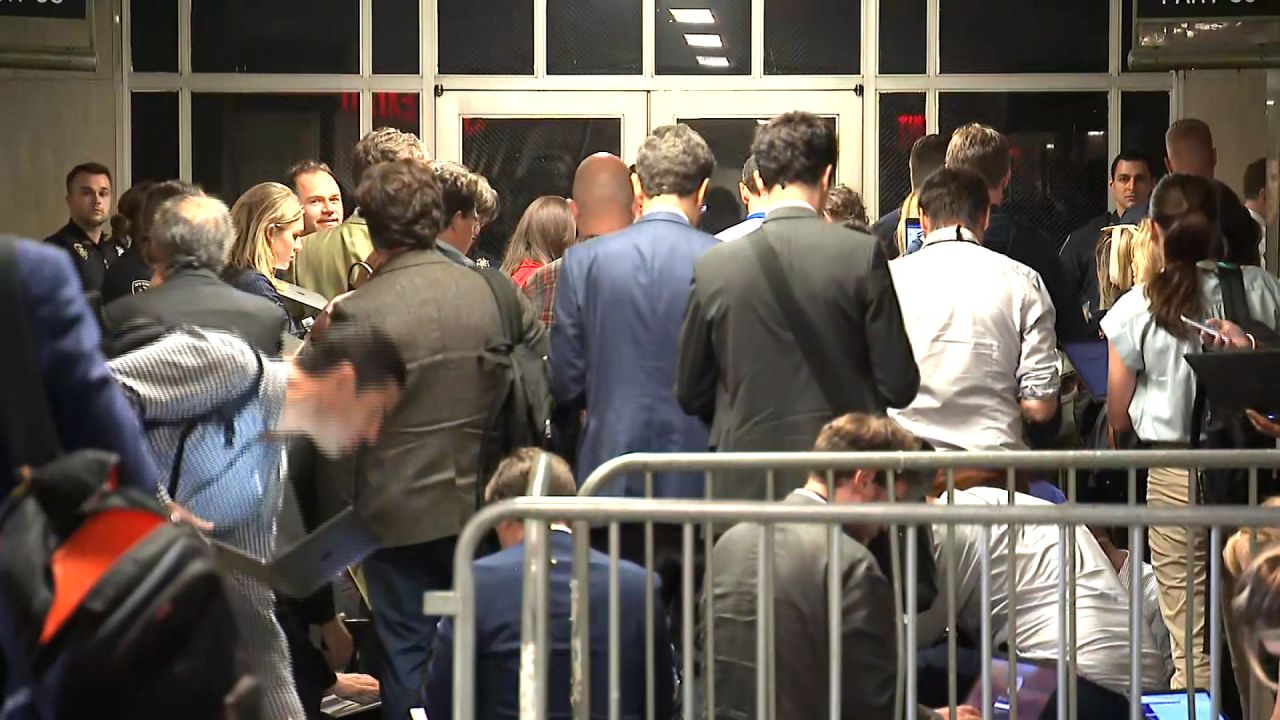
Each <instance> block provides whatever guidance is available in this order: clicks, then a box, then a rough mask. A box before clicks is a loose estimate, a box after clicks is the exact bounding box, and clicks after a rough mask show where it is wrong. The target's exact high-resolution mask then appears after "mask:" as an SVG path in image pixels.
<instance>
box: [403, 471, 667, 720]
mask: <svg viewBox="0 0 1280 720" xmlns="http://www.w3.org/2000/svg"><path fill="white" fill-rule="evenodd" d="M542 455H543V453H542V452H541V451H539V450H535V449H533V448H523V449H521V450H517V451H516V452H515V453H514V454H512V456H511V457H509V458H507V459H506V460H504V461H503V462H502V464H501V465H499V466H498V469H497V471H496V472H494V475H493V480H491V481H490V482H489V486H488V487H487V488H486V490H485V500H486V501H487V502H498V501H501V500H509V499H511V498H515V497H520V496H521V495H526V494H527V488H528V487H529V484H530V481H531V480H532V478H533V477H534V475H535V473H536V471H537V466H538V463H539V461H540V458H541V456H542ZM547 456H548V459H549V461H550V467H549V472H548V474H547V477H548V487H547V490H546V493H545V494H547V495H552V496H572V495H574V494H575V493H576V487H575V485H574V482H573V473H572V472H571V471H570V470H569V466H568V464H567V463H565V461H564V460H562V459H560V458H559V457H557V456H555V455H551V454H547ZM497 532H498V541H499V542H500V543H501V544H502V548H503V549H502V551H501V552H499V553H497V554H495V555H490V556H488V557H485V558H482V559H480V560H477V561H476V562H475V564H474V566H473V568H474V572H475V590H476V593H475V595H476V599H475V601H476V645H475V647H476V666H475V668H474V670H473V674H472V676H473V677H474V678H475V697H476V705H475V708H476V717H479V718H515V717H519V716H520V706H519V697H520V655H521V653H520V629H521V626H520V622H521V607H520V590H519V588H520V587H521V584H522V582H523V573H524V562H525V556H524V524H523V523H521V522H518V521H505V522H503V523H501V524H499V525H498V527H497ZM548 539H549V541H550V544H551V547H550V552H549V556H550V558H551V564H550V592H549V593H548V606H549V609H548V613H547V617H548V619H549V621H550V628H549V633H548V634H549V637H550V639H551V647H550V649H549V653H548V665H549V668H550V669H549V671H548V674H547V681H548V687H547V717H549V718H564V719H565V720H568V718H571V717H573V708H572V705H571V702H570V699H569V692H570V682H571V676H572V671H571V667H572V655H571V653H570V634H571V633H570V630H571V624H570V615H569V613H570V603H571V596H570V592H569V580H570V578H571V577H572V576H573V536H572V535H571V534H570V533H569V530H568V528H566V527H564V526H562V525H553V526H552V528H551V532H550V533H548ZM588 583H589V585H590V593H591V601H590V602H591V610H590V616H591V629H590V647H591V715H592V717H604V714H605V712H606V710H607V709H608V707H609V695H608V691H609V645H608V642H609V556H608V555H605V554H603V553H600V552H597V551H594V550H592V551H591V554H590V559H589V568H588ZM657 590H658V579H657V578H654V591H655V595H656V594H657ZM617 601H618V616H619V618H620V622H621V627H620V628H619V632H620V634H619V638H618V639H619V644H620V647H621V652H620V653H619V662H620V663H621V667H619V669H618V677H619V692H620V706H621V713H620V714H621V716H622V717H623V718H629V719H631V720H638V719H639V718H643V717H645V716H646V709H647V704H646V694H645V653H644V652H642V650H641V649H642V648H644V647H645V625H646V623H647V622H652V623H653V646H652V648H651V650H650V651H651V652H652V653H653V672H654V694H653V703H654V717H656V718H659V719H660V720H666V719H667V718H670V717H671V715H672V709H673V704H674V703H673V694H674V685H675V682H674V676H673V666H672V653H671V641H670V639H669V635H668V632H667V624H666V621H665V620H664V618H663V616H662V609H661V605H660V604H659V603H658V602H657V601H656V600H655V602H654V608H655V609H654V614H653V616H652V617H650V618H648V619H646V616H645V611H644V604H645V571H644V570H643V569H641V568H639V567H637V566H636V565H633V564H632V563H629V562H627V561H625V560H623V561H621V562H620V563H619V565H618V597H617ZM454 671H455V670H454V667H453V621H452V619H451V618H448V617H445V618H444V619H442V620H441V621H440V626H439V630H438V631H437V632H436V638H435V647H434V649H433V651H432V660H431V665H430V667H429V669H428V670H427V682H426V688H425V690H426V706H427V714H428V716H429V717H430V718H431V720H448V718H451V717H453V706H452V703H453V673H454Z"/></svg>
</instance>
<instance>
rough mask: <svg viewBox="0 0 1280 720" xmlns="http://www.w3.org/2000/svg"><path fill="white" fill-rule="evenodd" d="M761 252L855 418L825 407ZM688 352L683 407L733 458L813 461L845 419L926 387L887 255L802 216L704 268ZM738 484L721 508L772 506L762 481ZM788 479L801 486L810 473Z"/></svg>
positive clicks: (684, 338)
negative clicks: (769, 258) (781, 276)
mask: <svg viewBox="0 0 1280 720" xmlns="http://www.w3.org/2000/svg"><path fill="white" fill-rule="evenodd" d="M755 242H768V243H769V244H771V245H772V246H773V247H774V249H775V250H776V251H777V253H778V257H779V261H780V262H781V264H782V269H783V272H784V273H785V274H786V276H787V279H788V280H789V281H790V283H791V287H792V289H793V290H794V291H795V294H796V297H797V299H798V301H799V303H800V306H801V307H802V308H803V309H804V310H805V312H807V313H808V314H809V317H810V319H811V322H812V323H813V324H814V325H815V326H816V328H817V330H818V332H819V333H822V334H823V338H822V339H823V340H824V341H825V343H824V347H823V348H821V349H820V351H823V352H827V353H828V354H832V353H834V354H835V355H836V357H835V358H834V360H833V362H832V363H831V365H833V366H834V367H835V368H837V369H838V371H840V373H841V375H840V377H838V378H836V381H837V382H839V383H840V384H842V385H843V386H844V387H846V388H847V392H848V394H849V395H850V396H852V397H853V398H855V401H854V402H855V404H854V406H853V407H847V408H835V407H832V404H831V402H829V401H828V399H827V398H825V397H824V396H823V394H822V390H821V389H820V388H819V386H818V383H817V380H816V379H815V378H814V375H813V372H812V371H811V370H810V369H809V366H808V364H807V363H806V362H805V359H804V356H803V355H801V354H800V352H799V351H798V350H797V349H796V337H795V335H793V334H792V331H791V330H790V328H789V327H788V324H787V322H786V320H785V319H784V318H783V315H782V310H781V309H780V308H779V307H778V304H777V303H776V302H775V301H774V297H773V293H772V292H771V291H770V288H769V285H768V284H767V283H766V281H765V278H764V273H763V271H762V270H761V269H760V265H759V263H758V262H757V261H756V258H755V254H754V253H753V252H752V246H751V244H752V243H755ZM679 353H680V356H679V362H680V366H679V375H678V383H679V384H678V386H677V394H678V397H679V399H680V405H681V406H682V407H683V408H684V409H685V412H688V413H689V414H690V415H695V416H697V417H700V418H702V419H703V420H704V421H706V422H708V423H710V424H711V444H712V445H713V446H714V447H716V448H718V449H720V450H726V451H728V450H734V451H803V450H808V449H810V448H812V447H813V443H814V440H816V439H817V437H818V431H819V430H821V429H822V426H823V425H825V424H826V423H828V422H829V421H831V420H832V419H833V418H834V417H835V416H836V415H837V414H843V413H845V412H865V413H873V414H881V415H882V414H884V411H885V409H886V408H890V407H893V408H901V407H906V406H907V405H908V404H910V403H911V401H912V400H913V399H914V398H915V396H916V391H917V390H918V389H919V387H920V375H919V373H918V372H917V370H916V363H915V359H914V355H912V352H911V343H910V341H908V339H907V334H906V331H905V330H904V329H903V327H902V312H901V310H899V308H898V296H897V293H896V292H895V291H894V289H893V280H892V279H891V278H890V276H889V268H888V265H887V264H886V263H885V259H884V254H883V253H882V252H881V250H880V246H879V244H878V243H877V242H876V240H875V239H874V238H872V237H871V236H870V235H865V234H862V233H857V232H854V231H852V230H849V229H847V228H845V227H842V226H840V225H834V224H830V223H827V222H825V221H823V220H822V219H821V218H819V217H818V215H817V213H815V212H814V211H812V210H808V209H803V208H782V209H779V210H775V211H774V212H772V213H770V214H769V217H768V218H767V219H766V220H765V223H764V225H763V226H762V227H761V229H760V230H758V231H756V232H755V233H753V234H752V235H749V236H747V237H746V238H743V239H742V240H740V241H738V242H735V243H724V244H722V245H720V246H718V247H716V248H713V249H712V250H711V251H710V252H708V253H707V254H706V255H704V256H703V257H702V259H701V260H699V261H698V265H697V269H696V270H695V271H694V280H693V290H692V291H691V292H690V295H689V306H688V310H687V312H686V313H685V319H684V328H683V330H682V332H681V335H680V349H679ZM732 477H734V480H732V481H731V482H724V483H722V482H720V481H719V480H717V482H716V485H715V487H714V490H715V495H716V497H727V498H752V499H764V498H765V497H766V494H765V487H764V478H763V476H761V475H760V474H759V473H754V474H751V476H750V477H748V476H746V475H743V476H738V475H734V476H732ZM779 477H780V478H782V476H779ZM784 479H785V482H786V483H787V484H790V485H791V486H793V487H794V486H798V485H799V483H800V482H802V481H803V474H798V475H795V476H791V475H788V476H787V477H786V478H784ZM780 492H785V490H781V491H780Z"/></svg>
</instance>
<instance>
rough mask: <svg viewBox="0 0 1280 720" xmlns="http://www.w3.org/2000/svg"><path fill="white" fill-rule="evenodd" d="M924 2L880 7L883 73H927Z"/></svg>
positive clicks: (907, 0)
mask: <svg viewBox="0 0 1280 720" xmlns="http://www.w3.org/2000/svg"><path fill="white" fill-rule="evenodd" d="M927 15H928V11H927V8H926V2H925V0H892V1H891V2H881V3H880V72H881V73H883V74H886V75H923V74H924V73H925V72H926V71H927V67H926V66H927V60H926V52H925V44H926V43H927V40H926V37H925V36H926V34H927V28H926V27H925V22H926V19H925V18H926V16H927Z"/></svg>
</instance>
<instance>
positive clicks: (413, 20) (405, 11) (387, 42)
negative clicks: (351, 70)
mask: <svg viewBox="0 0 1280 720" xmlns="http://www.w3.org/2000/svg"><path fill="white" fill-rule="evenodd" d="M420 24H421V23H419V22H418V0H378V1H377V2H375V3H374V4H373V72H374V74H376V75H417V74H418V59H419V47H418V26H419V25H420Z"/></svg>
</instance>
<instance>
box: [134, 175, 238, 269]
mask: <svg viewBox="0 0 1280 720" xmlns="http://www.w3.org/2000/svg"><path fill="white" fill-rule="evenodd" d="M203 194H204V191H202V190H201V189H200V188H199V187H197V186H196V185H192V184H191V183H189V182H187V181H185V180H165V181H164V182H159V183H155V184H153V185H152V186H151V187H150V188H148V189H147V191H146V194H144V195H143V196H142V198H141V200H140V202H139V205H138V213H137V218H136V221H135V222H132V223H130V229H131V231H132V232H133V233H134V234H133V236H132V237H133V239H134V240H135V241H137V242H141V243H143V245H144V246H145V245H147V244H149V243H150V242H151V226H152V225H153V224H154V223H155V219H156V211H157V210H159V209H160V206H161V205H163V204H164V203H165V201H166V200H168V199H169V198H173V197H177V196H179V195H203ZM149 262H151V264H152V265H155V264H156V263H155V260H149ZM217 269H221V267H219V268H217Z"/></svg>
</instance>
